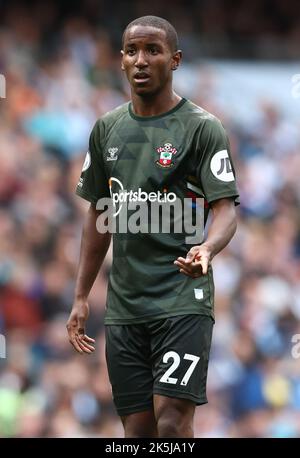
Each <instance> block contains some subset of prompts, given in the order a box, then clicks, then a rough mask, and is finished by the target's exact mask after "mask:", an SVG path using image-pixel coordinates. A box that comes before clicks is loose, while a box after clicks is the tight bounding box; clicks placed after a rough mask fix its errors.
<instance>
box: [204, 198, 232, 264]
mask: <svg viewBox="0 0 300 458" xmlns="http://www.w3.org/2000/svg"><path fill="white" fill-rule="evenodd" d="M212 213H213V217H212V223H211V225H210V228H209V231H208V236H207V239H206V240H205V242H204V244H203V245H205V246H206V247H207V248H208V249H209V251H210V253H211V258H213V257H214V256H215V255H216V254H218V253H219V252H220V251H222V250H223V248H225V247H226V245H227V244H228V243H229V242H230V240H231V239H232V237H233V235H234V233H235V231H236V228H237V218H236V212H235V206H234V202H233V200H231V199H220V200H219V201H216V202H214V203H213V204H212Z"/></svg>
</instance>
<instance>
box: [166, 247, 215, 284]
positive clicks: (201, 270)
mask: <svg viewBox="0 0 300 458" xmlns="http://www.w3.org/2000/svg"><path fill="white" fill-rule="evenodd" d="M211 258H212V255H211V251H210V250H209V248H208V247H207V246H206V245H204V244H203V245H199V246H193V247H192V248H191V249H190V251H189V252H188V253H187V255H186V257H185V258H182V257H179V258H177V259H176V261H174V264H176V266H178V267H179V272H180V273H182V274H184V275H188V276H189V277H192V278H198V277H201V276H202V275H206V274H207V271H208V266H209V263H210V261H211Z"/></svg>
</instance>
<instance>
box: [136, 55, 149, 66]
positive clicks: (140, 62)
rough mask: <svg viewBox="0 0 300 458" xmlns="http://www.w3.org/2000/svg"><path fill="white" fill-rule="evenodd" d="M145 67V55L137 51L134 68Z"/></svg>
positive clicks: (146, 63)
mask: <svg viewBox="0 0 300 458" xmlns="http://www.w3.org/2000/svg"><path fill="white" fill-rule="evenodd" d="M147 65H148V62H147V59H146V55H145V53H144V52H143V51H139V52H138V53H137V54H136V61H135V66H136V67H137V68H143V67H146V66H147Z"/></svg>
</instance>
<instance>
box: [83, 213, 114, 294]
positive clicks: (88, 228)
mask: <svg viewBox="0 0 300 458" xmlns="http://www.w3.org/2000/svg"><path fill="white" fill-rule="evenodd" d="M99 214H100V212H99V211H97V210H96V209H95V207H93V206H92V205H91V207H90V208H89V210H88V212H87V215H86V218H85V222H84V227H83V231H82V238H81V247H80V259H79V266H78V273H77V278H76V286H75V299H77V300H79V299H87V297H88V295H89V293H90V290H91V288H92V286H93V284H94V281H95V279H96V277H97V274H98V272H99V269H100V267H101V265H102V263H103V261H104V258H105V255H106V253H107V250H108V247H109V244H110V239H111V234H110V233H109V232H106V233H105V234H100V233H99V232H98V231H97V228H96V222H97V218H98V216H99Z"/></svg>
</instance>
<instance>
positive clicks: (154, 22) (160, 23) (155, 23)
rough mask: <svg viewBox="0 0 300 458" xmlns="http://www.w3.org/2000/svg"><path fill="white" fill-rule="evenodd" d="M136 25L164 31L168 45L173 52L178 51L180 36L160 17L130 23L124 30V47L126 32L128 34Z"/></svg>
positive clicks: (142, 18) (143, 18)
mask: <svg viewBox="0 0 300 458" xmlns="http://www.w3.org/2000/svg"><path fill="white" fill-rule="evenodd" d="M135 25H144V26H148V27H155V28H156V29H160V30H164V31H165V32H166V37H167V41H168V44H169V46H170V48H171V50H172V51H177V50H178V46H179V45H178V35H177V32H176V30H175V28H174V27H173V26H172V24H170V22H169V21H167V20H166V19H163V18H161V17H158V16H142V17H139V18H137V19H135V20H134V21H132V22H130V23H129V24H128V26H127V27H126V29H125V30H124V33H123V37H122V46H124V38H125V34H126V32H128V30H129V29H131V27H133V26H135Z"/></svg>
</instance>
